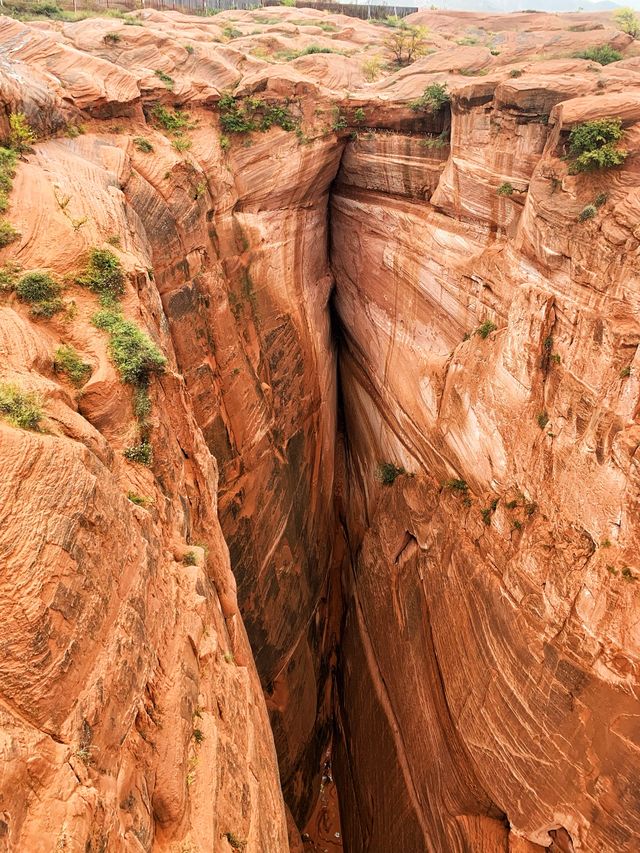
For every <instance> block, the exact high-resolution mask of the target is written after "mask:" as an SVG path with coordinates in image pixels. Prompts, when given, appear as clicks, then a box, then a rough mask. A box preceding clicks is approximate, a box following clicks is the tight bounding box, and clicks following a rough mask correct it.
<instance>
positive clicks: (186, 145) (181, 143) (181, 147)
mask: <svg viewBox="0 0 640 853" xmlns="http://www.w3.org/2000/svg"><path fill="white" fill-rule="evenodd" d="M171 144H172V145H173V147H174V148H175V149H176V151H179V152H180V153H181V154H182V152H183V151H188V150H189V149H190V148H191V140H190V139H189V138H188V137H184V136H179V137H178V138H177V139H174V140H173V142H172V143H171Z"/></svg>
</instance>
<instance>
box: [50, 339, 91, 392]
mask: <svg viewBox="0 0 640 853" xmlns="http://www.w3.org/2000/svg"><path fill="white" fill-rule="evenodd" d="M53 369H54V370H55V371H56V373H62V374H64V375H65V376H66V377H67V379H68V380H69V381H70V382H71V384H72V385H75V386H76V388H80V387H81V386H82V385H84V383H85V382H86V381H87V379H88V378H89V377H90V376H91V366H90V365H89V364H87V363H86V362H85V361H83V360H82V359H81V358H80V356H79V355H78V353H77V352H76V350H75V349H74V348H73V347H71V346H67V345H64V346H61V347H58V349H57V350H56V352H55V355H54V357H53Z"/></svg>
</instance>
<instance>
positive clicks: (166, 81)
mask: <svg viewBox="0 0 640 853" xmlns="http://www.w3.org/2000/svg"><path fill="white" fill-rule="evenodd" d="M153 73H154V74H155V75H156V77H157V78H158V79H159V80H162V82H163V83H164V85H165V86H166V87H167V89H173V86H174V83H175V81H174V79H173V77H169V75H168V74H165V73H164V71H159V70H156V71H154V72H153Z"/></svg>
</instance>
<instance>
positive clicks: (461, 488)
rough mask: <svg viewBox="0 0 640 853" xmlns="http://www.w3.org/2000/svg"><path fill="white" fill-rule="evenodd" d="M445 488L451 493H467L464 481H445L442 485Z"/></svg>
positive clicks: (467, 487)
mask: <svg viewBox="0 0 640 853" xmlns="http://www.w3.org/2000/svg"><path fill="white" fill-rule="evenodd" d="M444 485H445V488H447V489H449V490H450V491H452V492H464V493H465V494H466V492H468V491H469V486H468V485H467V481H466V480H458V479H457V478H455V477H454V478H452V479H451V480H447V482H446V483H445V484H444Z"/></svg>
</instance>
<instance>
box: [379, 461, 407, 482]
mask: <svg viewBox="0 0 640 853" xmlns="http://www.w3.org/2000/svg"><path fill="white" fill-rule="evenodd" d="M406 473H407V472H406V471H405V469H404V468H402V467H400V466H398V465H394V464H393V462H380V464H379V465H378V468H377V470H376V479H378V480H379V481H380V482H381V483H382V485H383V486H391V485H392V484H393V483H395V481H396V479H397V478H398V477H399V476H400V475H401V474H406Z"/></svg>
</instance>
